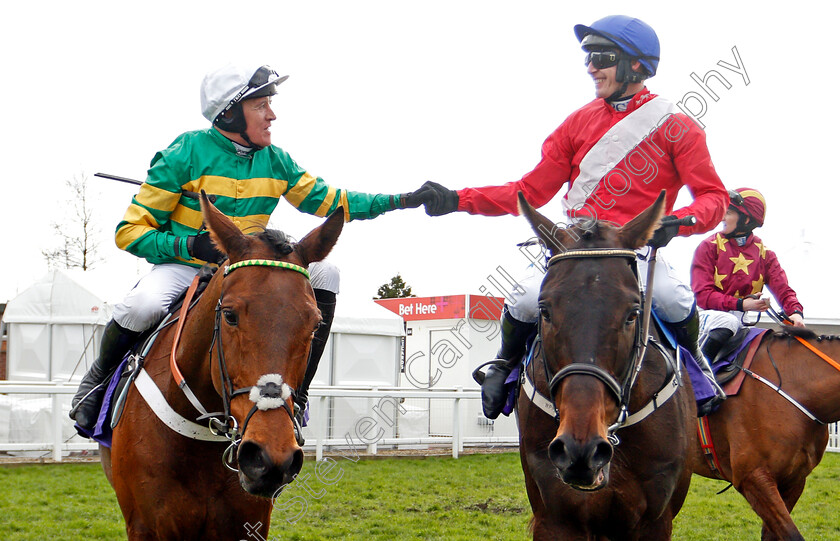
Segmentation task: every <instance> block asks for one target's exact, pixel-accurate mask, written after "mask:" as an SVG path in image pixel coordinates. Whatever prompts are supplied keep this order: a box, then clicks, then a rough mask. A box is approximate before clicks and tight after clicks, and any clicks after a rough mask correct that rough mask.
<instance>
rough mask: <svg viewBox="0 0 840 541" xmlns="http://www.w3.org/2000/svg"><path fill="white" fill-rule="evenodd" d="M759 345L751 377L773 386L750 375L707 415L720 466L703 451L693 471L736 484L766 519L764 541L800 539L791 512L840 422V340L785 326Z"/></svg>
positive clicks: (697, 450) (697, 455)
mask: <svg viewBox="0 0 840 541" xmlns="http://www.w3.org/2000/svg"><path fill="white" fill-rule="evenodd" d="M760 340H761V343H760V344H759V346H758V349H757V350H756V353H755V357H754V358H753V361H752V364H751V366H750V367H749V371H750V372H752V373H753V374H755V375H756V376H759V377H761V378H763V379H765V380H766V381H767V383H770V384H771V385H772V386H771V385H768V384H767V383H764V382H762V381H760V380H759V379H757V378H756V377H753V376H750V375H747V377H745V378H744V381H743V384H742V385H741V388H740V390H739V391H738V394H736V395H734V396H730V397H729V398H727V399H726V401H725V402H724V403H723V404H722V406H721V407H720V409H718V410H717V411H716V412H715V413H712V414H711V415H709V416H708V418H707V419H708V426H709V430H710V434H711V444H712V445H713V447H714V450H715V455H716V456H717V465H716V466H715V468H714V470H713V469H712V465H710V464H709V462H708V461H707V460H706V459H705V458H703V457H704V452H703V451H702V450H701V448H700V446H697V447H695V455H696V459H697V460H696V461H695V469H694V472H695V473H697V474H698V475H702V476H703V477H709V478H711V479H723V480H726V481H729V482H730V483H732V485H733V486H734V487H735V489H736V490H738V492H740V493H741V494H742V495H743V496H744V498H746V500H747V502H749V504H750V506H751V507H752V509H753V510H754V511H755V513H756V514H757V515H758V516H759V517H760V518H761V520H762V526H761V539H762V540H763V541H771V540H773V541H775V540H785V541H795V540H802V539H803V537H802V534H801V533H800V532H799V530H798V529H797V527H796V525H795V524H794V523H793V519H791V516H790V512H791V511H792V510H793V507H794V506H795V505H796V502H797V501H798V500H799V497H800V496H801V495H802V491H803V489H804V488H805V479H806V477H807V476H808V474H810V473H811V471H812V470H813V469H814V468H815V467H816V466H817V465H818V464H819V463H820V460H822V457H823V454H824V453H825V449H826V444H827V443H828V426H827V424H828V423H834V422H837V421H840V365H837V362H840V336H819V337H818V336H817V335H816V334H815V333H814V332H813V331H810V330H808V329H802V328H796V327H788V326H786V327H784V328H783V329H782V331H780V332H768V333H766V334H765V335H764V336H763V337H761V338H760ZM803 342H804V343H807V344H809V345H810V346H812V347H814V348H817V349H818V350H819V351H820V352H821V353H822V354H824V355H826V356H827V357H828V358H829V359H828V360H824V359H822V358H821V357H820V356H819V355H818V354H816V353H815V352H814V351H813V350H811V349H809V348H808V347H806V346H805V345H804V343H803ZM835 365H837V366H835ZM774 387H776V388H780V390H781V392H783V393H785V394H787V395H789V396H790V397H791V398H792V399H793V401H795V402H796V403H798V404H799V405H800V406H802V407H803V408H804V409H805V410H806V411H807V412H808V413H807V414H806V413H805V412H803V411H801V410H800V409H799V408H798V407H797V406H796V405H795V404H794V403H793V402H791V401H790V400H788V399H786V398H785V397H784V396H783V395H782V394H781V393H780V392H777V390H776V388H774ZM809 415H810V416H813V417H814V418H815V419H816V420H814V419H812V418H811V417H809ZM714 463H715V462H714V461H712V464H714Z"/></svg>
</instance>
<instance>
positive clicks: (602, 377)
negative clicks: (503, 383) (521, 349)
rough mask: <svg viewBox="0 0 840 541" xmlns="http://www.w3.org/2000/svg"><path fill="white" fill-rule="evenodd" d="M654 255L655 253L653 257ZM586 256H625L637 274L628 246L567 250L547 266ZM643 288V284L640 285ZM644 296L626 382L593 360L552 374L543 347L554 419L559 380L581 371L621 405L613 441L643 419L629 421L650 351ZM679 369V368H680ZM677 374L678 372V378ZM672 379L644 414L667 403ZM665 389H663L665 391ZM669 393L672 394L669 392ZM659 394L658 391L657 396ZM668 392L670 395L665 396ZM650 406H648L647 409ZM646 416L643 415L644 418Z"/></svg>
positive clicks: (648, 300) (611, 430)
mask: <svg viewBox="0 0 840 541" xmlns="http://www.w3.org/2000/svg"><path fill="white" fill-rule="evenodd" d="M654 257H655V256H654ZM583 258H623V259H628V260H629V263H630V264H631V266H633V271H634V274H635V273H636V269H635V265H634V263H635V261H636V252H635V251H634V250H629V249H617V248H594V249H587V250H568V251H565V252H563V253H560V254H557V255H555V256H553V257H551V259H549V260H548V263H547V265H546V270H547V269H548V268H549V267H551V266H552V265H555V264H557V263H559V262H561V261H565V260H569V259H583ZM651 286H652V284H651V283H649V284H648V287H649V288H650V287H651ZM639 288H640V290H641V285H640V286H639ZM642 298H643V303H644V307H643V311H642V316H643V317H641V318H638V317H637V318H636V322H635V336H634V339H633V348H632V354H631V356H630V359H629V363H628V370H627V373H626V374H625V375H624V377H623V381H621V382H619V380H618V379H617V378H616V377H615V376H613V375H612V374H611V373H610V372H608V371H607V370H605V369H603V368H601V367H600V366H597V365H595V364H591V363H581V362H576V363H571V364H569V365H568V366H565V367H563V368H562V369H560V370H559V371H558V372H557V373H555V374H554V375H553V376H552V375H551V374H550V370H549V367H548V361H547V360H546V356H545V350H544V349H543V350H542V352H541V356H542V364H543V370H544V371H545V376H546V381H548V382H549V383H548V390H549V398H550V402H551V404H552V407H553V409H554V417H555V420H556V419H559V412H558V411H557V406H556V405H555V403H554V395H555V394H556V393H557V390H558V388H559V387H560V383H561V382H562V380H563V379H564V378H566V377H568V376H570V375H573V374H579V375H587V376H592V377H594V378H596V379H598V380H599V381H601V382H602V383H603V384H604V385H605V386H606V387H607V389H608V390H609V392H610V394H611V395H612V397H613V398H615V400H616V402H617V403H618V406H619V415H618V419H616V421H615V423H613V424H612V425H610V426H609V427H608V429H607V434H608V435H609V438H610V439H611V440H613V443H617V440H618V438H617V437H616V436H615V432H616V431H617V430H618V429H620V428H622V427H624V426H629V424H635V423H636V422H638V421H640V420H641V418H636V417H637V415H636V414H634V416H633V419H632V423H630V422H628V420H629V418H630V416H629V413H628V411H629V410H628V408H629V403H630V393H631V391H632V389H633V387H634V386H635V384H636V380H637V379H638V376H639V372H640V371H641V369H642V363H643V361H644V357H645V353H646V351H647V346H648V342H649V340H650V336H649V334H648V331H649V329H650V311H651V308H650V305H651V302H652V299H651V296H650V295H644V292H642ZM539 335H540V341H542V323H540V327H539ZM677 372H678V371H677ZM676 377H677V375H676V374H675V378H676ZM673 382H674V379H672V381H670V382H668V383H666V385H665V387H668V386H669V385H670V387H671V389H666V388H665V387H663V389H661V390H660V392H662V394H663V396H661V399H660V400H659V403H658V404H657V396H656V395H655V396H654V399H653V408H652V409H650V410H649V411H647V412H646V413H645V415H644V416H647V415H649V414H650V413H652V412H653V411H654V410H655V409H657V408H658V407H659V405H661V404H662V403H664V402H665V401H666V400H667V399H668V398H670V396H672V395H673V392H674V389H673V386H674V385H673ZM663 391H664V392H663ZM669 392H670V394H668V393H669ZM658 394H659V393H657V395H658ZM664 395H667V396H664ZM648 409H649V408H648V407H646V408H645V410H648ZM642 418H643V417H642Z"/></svg>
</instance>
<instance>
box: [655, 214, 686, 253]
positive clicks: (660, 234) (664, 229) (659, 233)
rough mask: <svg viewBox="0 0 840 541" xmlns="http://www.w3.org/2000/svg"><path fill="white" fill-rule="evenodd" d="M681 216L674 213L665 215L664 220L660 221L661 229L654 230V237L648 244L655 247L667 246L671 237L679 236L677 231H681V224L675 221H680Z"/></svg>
mask: <svg viewBox="0 0 840 541" xmlns="http://www.w3.org/2000/svg"><path fill="white" fill-rule="evenodd" d="M678 220H679V218H677V217H676V216H674V215H673V214H671V215H669V216H663V217H662V220H661V221H660V222H659V229H657V230H656V231H654V232H653V237H651V239H650V240H649V241H648V246H652V247H654V248H662V247H663V246H666V245H667V244H668V243H669V242H671V239H673V238H674V237H676V236H677V233H679V232H680V226H679V224H676V223H673V222H676V221H678Z"/></svg>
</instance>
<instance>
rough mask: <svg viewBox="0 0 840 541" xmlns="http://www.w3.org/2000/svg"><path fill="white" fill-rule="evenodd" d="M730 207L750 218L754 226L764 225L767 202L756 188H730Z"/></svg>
mask: <svg viewBox="0 0 840 541" xmlns="http://www.w3.org/2000/svg"><path fill="white" fill-rule="evenodd" d="M729 207H730V208H734V209H735V210H736V211H738V212H739V213H740V214H743V215H745V216H747V217H749V218H750V220H751V221H752V224H751V225H752V226H753V227H759V226H762V225H764V215H765V214H766V212H767V203H766V202H765V201H764V196H763V195H761V192H759V191H758V190H756V189H755V188H738V189H737V190H729Z"/></svg>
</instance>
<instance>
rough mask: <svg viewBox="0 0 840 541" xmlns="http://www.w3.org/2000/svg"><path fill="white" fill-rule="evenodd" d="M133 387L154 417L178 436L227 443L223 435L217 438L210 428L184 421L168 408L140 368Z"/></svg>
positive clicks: (150, 379)
mask: <svg viewBox="0 0 840 541" xmlns="http://www.w3.org/2000/svg"><path fill="white" fill-rule="evenodd" d="M134 385H135V387H137V391H138V392H139V393H140V396H142V397H143V399H144V400H145V401H146V404H148V405H149V408H151V410H152V411H153V412H154V413H155V415H157V418H158V419H160V420H161V421H163V424H165V425H166V426H168V427H169V428H171V429H172V430H174V431H175V432H177V433H178V434H181V435H182V436H185V437H187V438H190V439H193V440H200V441H218V442H226V441H229V440H228V438H226V437H225V436H223V435H218V436H217V435H215V434H213V433H212V432H210V428H209V427H208V426H203V425H200V424H197V423H194V422H192V421H190V420H189V419H185V418H184V417H182V416H181V415H180V414H179V413H178V412H177V411H175V410H174V409H172V406H170V405H169V403H168V402H167V401H166V398H164V396H163V393H161V392H160V389H158V386H157V385H155V382H154V381H153V380H152V378H151V376H149V374H148V372H146V370H145V369H144V368H141V369H140V371H139V373H138V374H137V379H136V380H135V381H134Z"/></svg>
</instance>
